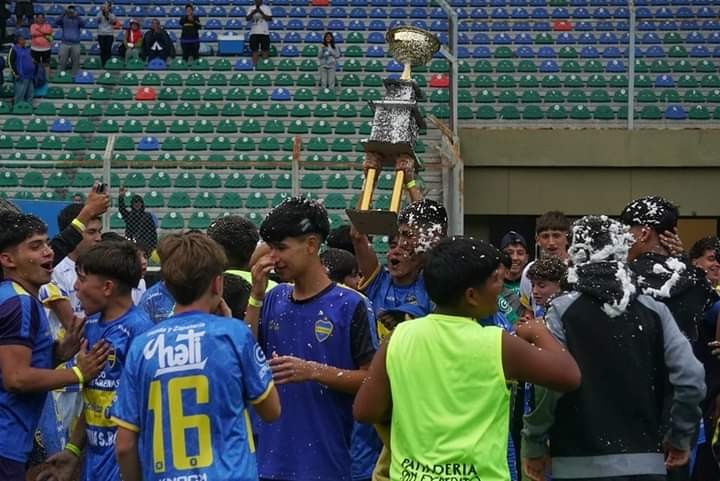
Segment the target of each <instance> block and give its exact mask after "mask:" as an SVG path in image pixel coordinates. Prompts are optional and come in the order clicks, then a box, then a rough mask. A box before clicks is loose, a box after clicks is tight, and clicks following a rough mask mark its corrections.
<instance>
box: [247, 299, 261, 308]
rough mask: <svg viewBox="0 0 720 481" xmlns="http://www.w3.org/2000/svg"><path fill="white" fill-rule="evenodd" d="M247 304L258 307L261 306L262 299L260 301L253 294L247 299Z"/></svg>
mask: <svg viewBox="0 0 720 481" xmlns="http://www.w3.org/2000/svg"><path fill="white" fill-rule="evenodd" d="M248 305H249V306H252V307H257V308H258V309H260V308H261V307H262V306H263V301H261V300H260V299H255V298H254V297H253V296H250V299H248Z"/></svg>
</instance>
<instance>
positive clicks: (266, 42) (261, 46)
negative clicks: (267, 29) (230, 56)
mask: <svg viewBox="0 0 720 481" xmlns="http://www.w3.org/2000/svg"><path fill="white" fill-rule="evenodd" d="M250 50H251V51H253V52H257V51H258V50H262V51H263V52H268V51H270V35H259V34H255V35H250Z"/></svg>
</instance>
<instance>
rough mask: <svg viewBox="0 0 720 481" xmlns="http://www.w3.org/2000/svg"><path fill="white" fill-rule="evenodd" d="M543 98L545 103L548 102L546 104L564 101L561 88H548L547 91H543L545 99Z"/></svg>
mask: <svg viewBox="0 0 720 481" xmlns="http://www.w3.org/2000/svg"><path fill="white" fill-rule="evenodd" d="M544 100H545V103H548V104H550V103H553V104H558V103H563V102H565V95H563V93H562V91H561V90H557V89H552V90H549V91H547V92H546V93H545V99H544Z"/></svg>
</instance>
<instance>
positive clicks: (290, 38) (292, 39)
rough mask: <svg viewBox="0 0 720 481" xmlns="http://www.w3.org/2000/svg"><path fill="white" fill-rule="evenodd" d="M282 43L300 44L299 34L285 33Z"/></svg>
mask: <svg viewBox="0 0 720 481" xmlns="http://www.w3.org/2000/svg"><path fill="white" fill-rule="evenodd" d="M283 42H285V43H300V42H302V37H300V34H299V33H297V32H287V33H286V34H285V36H284V37H283Z"/></svg>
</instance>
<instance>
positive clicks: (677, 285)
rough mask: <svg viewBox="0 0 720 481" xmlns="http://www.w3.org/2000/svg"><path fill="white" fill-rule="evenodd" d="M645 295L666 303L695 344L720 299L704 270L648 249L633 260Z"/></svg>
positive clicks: (641, 289) (684, 332) (640, 286)
mask: <svg viewBox="0 0 720 481" xmlns="http://www.w3.org/2000/svg"><path fill="white" fill-rule="evenodd" d="M630 269H632V270H633V272H634V273H635V275H636V276H637V283H638V287H639V288H640V291H641V293H642V294H646V295H648V296H650V297H652V298H654V299H655V300H657V301H659V302H662V303H663V304H665V305H666V306H667V307H668V309H670V312H671V313H672V315H673V317H674V318H675V321H676V322H677V324H678V327H680V330H681V331H682V333H683V334H685V336H686V337H687V338H688V339H689V340H690V342H691V343H692V344H693V345H695V343H697V341H698V338H699V326H700V324H701V323H702V318H703V314H704V313H705V311H706V310H707V309H708V307H710V305H711V304H712V302H714V301H715V299H716V298H717V294H716V293H715V291H713V289H712V287H711V286H710V283H709V282H708V281H707V278H706V276H705V273H704V272H703V271H702V269H699V268H697V267H694V266H693V265H691V264H689V263H688V262H687V261H685V260H684V259H678V258H676V257H668V256H664V255H661V254H656V253H652V252H648V253H645V254H641V255H640V256H638V257H637V258H636V259H635V260H633V261H632V262H630Z"/></svg>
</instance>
